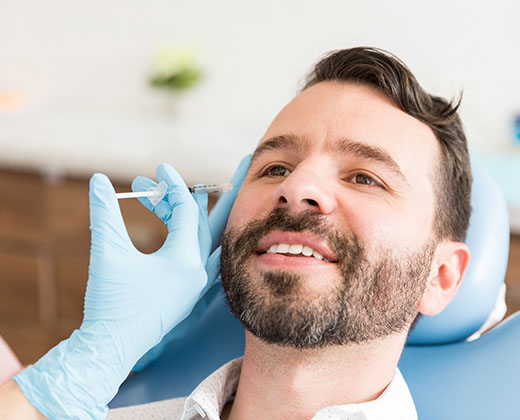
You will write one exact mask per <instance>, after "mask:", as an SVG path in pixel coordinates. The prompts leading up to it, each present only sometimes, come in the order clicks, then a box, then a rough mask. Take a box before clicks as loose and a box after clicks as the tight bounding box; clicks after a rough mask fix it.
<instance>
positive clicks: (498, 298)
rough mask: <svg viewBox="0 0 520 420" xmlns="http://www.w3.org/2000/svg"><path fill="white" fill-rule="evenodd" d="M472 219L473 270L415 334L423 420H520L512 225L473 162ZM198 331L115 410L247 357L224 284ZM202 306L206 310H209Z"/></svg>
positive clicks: (412, 357) (141, 376)
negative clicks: (509, 280)
mask: <svg viewBox="0 0 520 420" xmlns="http://www.w3.org/2000/svg"><path fill="white" fill-rule="evenodd" d="M473 176H474V184H473V194H472V207H473V212H472V216H471V221H470V227H469V231H468V236H467V240H466V243H467V244H468V246H469V248H470V249H471V253H472V255H471V262H470V265H469V268H468V271H467V274H466V277H465V280H464V282H463V284H462V286H461V288H460V290H459V292H458V294H457V296H456V298H455V299H454V300H453V301H452V302H451V303H450V305H449V306H448V307H447V308H446V309H445V311H444V312H443V313H441V314H440V315H437V316H434V317H427V316H423V317H421V319H420V320H419V322H418V323H417V325H416V327H415V329H414V330H413V331H412V332H411V333H410V335H409V337H408V341H407V345H406V346H405V349H404V352H403V355H402V357H401V360H400V362H399V368H400V369H401V372H402V373H403V376H404V377H405V379H406V381H407V383H408V386H409V388H410V391H411V393H412V396H413V398H414V401H415V404H416V408H417V412H418V415H419V419H420V420H462V419H472V420H479V419H500V420H507V419H520V404H519V399H520V357H519V354H520V313H518V312H517V313H516V314H514V315H512V316H510V317H509V318H508V319H507V320H506V321H504V322H502V323H500V324H499V325H497V326H494V328H492V329H491V330H489V331H488V332H486V333H485V334H483V335H481V333H482V331H483V330H485V329H487V328H488V327H489V326H491V325H492V324H496V322H497V321H499V320H500V319H501V318H502V317H503V316H504V314H505V303H504V295H505V285H504V277H505V272H506V266H507V259H508V251H509V221H508V213H507V207H506V204H505V201H504V198H503V196H502V194H501V193H500V191H499V190H498V187H497V186H496V184H495V183H494V181H493V180H492V179H491V178H490V176H489V175H488V174H487V173H486V172H485V171H484V170H483V169H480V168H479V167H478V166H477V165H476V164H473ZM208 301H209V304H207V307H205V308H201V307H199V308H196V309H195V310H194V312H193V313H192V315H190V317H194V318H196V319H192V320H191V322H189V324H190V325H191V327H190V329H189V331H188V332H186V334H185V335H184V337H183V338H182V339H177V340H173V341H171V342H169V343H168V344H167V345H166V346H165V347H164V349H163V351H162V353H161V354H160V356H159V357H158V358H157V359H156V360H155V361H153V362H152V363H151V364H150V365H149V366H147V367H146V368H145V369H144V370H142V371H140V372H135V373H134V374H133V375H131V376H130V377H129V378H128V379H127V380H126V381H125V383H123V385H122V386H121V388H120V390H119V393H118V394H117V395H116V397H115V398H114V400H113V401H112V402H111V403H110V407H112V408H115V407H123V406H128V405H135V404H142V403H146V402H152V401H159V400H164V399H168V398H174V397H178V396H186V395H188V394H189V393H190V392H191V391H192V390H193V389H194V388H195V387H196V386H197V385H198V384H199V383H200V381H202V380H203V379H204V378H206V377H207V376H208V375H209V374H211V373H212V372H213V371H215V370H216V369H218V368H219V367H220V366H221V365H223V364H224V363H226V362H228V361H229V360H231V359H233V358H236V357H239V356H241V355H242V354H243V351H244V331H243V327H242V326H241V324H240V323H239V322H238V321H237V320H236V319H235V318H234V317H233V316H232V315H230V313H229V309H228V307H227V305H226V303H225V298H224V294H223V292H222V291H221V289H220V287H219V285H216V286H214V287H213V289H211V290H210V292H209V296H208V298H207V299H206V302H208ZM205 304H206V303H204V302H201V303H200V304H199V305H205Z"/></svg>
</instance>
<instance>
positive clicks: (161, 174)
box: [156, 163, 189, 194]
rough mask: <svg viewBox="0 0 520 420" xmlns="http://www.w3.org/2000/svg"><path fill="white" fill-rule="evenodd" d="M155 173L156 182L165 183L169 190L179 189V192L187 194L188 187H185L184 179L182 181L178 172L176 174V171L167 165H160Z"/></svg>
mask: <svg viewBox="0 0 520 420" xmlns="http://www.w3.org/2000/svg"><path fill="white" fill-rule="evenodd" d="M156 173H157V181H159V182H160V181H164V182H166V184H168V188H169V189H171V188H179V187H180V190H182V191H184V192H185V193H187V194H189V191H188V187H187V186H186V183H185V182H184V179H182V176H181V175H180V174H179V172H177V170H176V169H175V168H174V167H173V166H170V165H168V164H167V163H161V164H160V165H159V166H158V167H157V171H156Z"/></svg>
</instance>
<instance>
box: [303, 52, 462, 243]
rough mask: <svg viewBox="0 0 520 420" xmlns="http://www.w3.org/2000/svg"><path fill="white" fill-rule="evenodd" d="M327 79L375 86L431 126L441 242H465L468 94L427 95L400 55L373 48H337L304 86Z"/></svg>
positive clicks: (437, 227)
mask: <svg viewBox="0 0 520 420" xmlns="http://www.w3.org/2000/svg"><path fill="white" fill-rule="evenodd" d="M324 81H336V82H340V83H345V82H346V83H356V84H362V85H366V86H369V87H373V88H375V89H377V90H378V91H380V92H382V93H383V94H384V95H385V96H387V97H388V98H389V99H390V100H391V101H392V102H393V103H394V105H395V106H397V107H398V108H400V109H401V110H402V111H404V112H406V113H407V114H409V115H411V116H412V117H414V118H417V119H418V120H419V121H422V122H423V123H425V124H426V125H428V127H430V128H431V130H432V131H433V133H434V134H435V137H436V138H437V140H438V141H439V145H440V150H441V158H440V162H439V164H438V172H437V175H438V177H437V179H436V180H435V182H434V188H435V190H436V191H435V192H436V205H435V216H434V222H433V229H434V232H435V234H436V236H437V238H436V239H437V240H456V241H464V240H465V238H466V232H467V229H468V224H469V217H470V213H471V183H472V176H471V166H470V161H469V153H468V147H467V142H466V136H465V134H464V130H463V127H462V123H461V121H460V118H459V116H458V114H457V110H458V108H459V105H460V102H461V99H462V95H460V97H459V99H458V100H457V101H447V100H446V99H443V98H441V97H438V96H434V95H430V94H429V93H427V92H426V91H425V90H424V89H423V88H422V87H421V86H420V85H419V83H418V82H417V80H416V79H415V77H414V75H413V74H412V72H411V71H410V70H409V69H408V67H406V65H405V64H404V63H403V62H402V61H401V60H400V59H399V58H397V57H396V56H395V55H393V54H391V53H389V52H387V51H384V50H381V49H378V48H372V47H357V48H350V49H345V50H339V51H332V52H330V53H328V54H327V55H326V56H325V57H324V58H322V59H321V60H320V61H319V62H318V63H317V64H316V65H315V66H314V68H313V69H312V71H311V72H310V73H309V75H308V76H307V79H306V83H305V85H304V87H303V89H302V90H305V89H307V88H309V87H311V86H313V85H315V84H317V83H320V82H324Z"/></svg>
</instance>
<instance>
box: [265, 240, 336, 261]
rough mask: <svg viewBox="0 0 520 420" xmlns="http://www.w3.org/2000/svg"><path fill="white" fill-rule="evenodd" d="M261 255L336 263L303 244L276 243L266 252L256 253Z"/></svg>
mask: <svg viewBox="0 0 520 420" xmlns="http://www.w3.org/2000/svg"><path fill="white" fill-rule="evenodd" d="M263 254H280V255H284V256H286V257H311V258H316V259H318V260H320V261H324V262H328V263H334V262H336V261H330V260H328V259H327V258H325V257H324V256H323V255H321V254H320V253H319V252H318V251H315V250H314V249H312V248H311V247H309V246H307V245H303V244H292V245H289V244H284V243H278V244H273V245H271V246H270V247H269V249H268V250H267V251H258V252H257V255H263Z"/></svg>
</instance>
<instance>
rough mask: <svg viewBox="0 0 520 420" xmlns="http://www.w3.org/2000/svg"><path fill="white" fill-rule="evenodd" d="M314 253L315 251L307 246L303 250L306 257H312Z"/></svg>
mask: <svg viewBox="0 0 520 420" xmlns="http://www.w3.org/2000/svg"><path fill="white" fill-rule="evenodd" d="M312 253H313V250H312V248H310V247H308V246H307V245H305V246H304V247H303V249H302V254H303V255H305V256H306V257H310V256H311V255H312Z"/></svg>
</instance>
